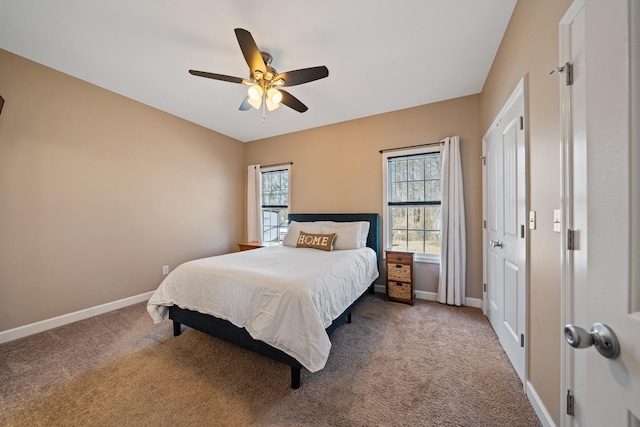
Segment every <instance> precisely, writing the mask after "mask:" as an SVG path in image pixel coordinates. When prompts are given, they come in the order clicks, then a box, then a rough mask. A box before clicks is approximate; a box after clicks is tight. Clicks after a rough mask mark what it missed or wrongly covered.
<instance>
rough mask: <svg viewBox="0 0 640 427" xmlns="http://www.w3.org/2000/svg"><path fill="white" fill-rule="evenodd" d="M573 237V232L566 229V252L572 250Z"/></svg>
mask: <svg viewBox="0 0 640 427" xmlns="http://www.w3.org/2000/svg"><path fill="white" fill-rule="evenodd" d="M574 235H575V231H573V230H571V229H567V250H568V251H572V250H573V249H574V245H575V242H574V238H575V237H574Z"/></svg>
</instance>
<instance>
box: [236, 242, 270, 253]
mask: <svg viewBox="0 0 640 427" xmlns="http://www.w3.org/2000/svg"><path fill="white" fill-rule="evenodd" d="M262 247H264V245H263V244H262V243H260V242H242V243H238V248H240V250H241V251H250V250H251V249H258V248H262Z"/></svg>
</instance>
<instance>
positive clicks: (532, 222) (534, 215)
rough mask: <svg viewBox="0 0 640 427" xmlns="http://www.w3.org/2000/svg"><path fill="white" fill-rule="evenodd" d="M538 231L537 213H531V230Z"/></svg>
mask: <svg viewBox="0 0 640 427" xmlns="http://www.w3.org/2000/svg"><path fill="white" fill-rule="evenodd" d="M535 229H536V211H529V230H535Z"/></svg>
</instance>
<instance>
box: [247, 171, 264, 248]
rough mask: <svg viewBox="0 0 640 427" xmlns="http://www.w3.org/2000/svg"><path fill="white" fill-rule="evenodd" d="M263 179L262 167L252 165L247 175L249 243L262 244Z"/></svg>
mask: <svg viewBox="0 0 640 427" xmlns="http://www.w3.org/2000/svg"><path fill="white" fill-rule="evenodd" d="M261 178H262V173H261V172H260V165H250V166H249V171H248V174H247V240H248V241H249V242H262V211H261V209H260V208H261V206H262V203H261V200H260V189H261V187H262V185H261V182H260V180H261Z"/></svg>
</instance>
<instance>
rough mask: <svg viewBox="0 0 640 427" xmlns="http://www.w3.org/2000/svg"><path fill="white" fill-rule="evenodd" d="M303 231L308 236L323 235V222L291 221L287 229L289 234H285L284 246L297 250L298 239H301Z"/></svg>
mask: <svg viewBox="0 0 640 427" xmlns="http://www.w3.org/2000/svg"><path fill="white" fill-rule="evenodd" d="M301 231H304V232H305V233H307V234H322V222H321V221H314V222H298V221H291V222H290V223H289V227H288V228H287V234H285V236H284V240H283V241H282V244H283V245H285V246H291V247H292V248H295V247H296V245H297V244H298V237H300V232H301Z"/></svg>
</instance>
